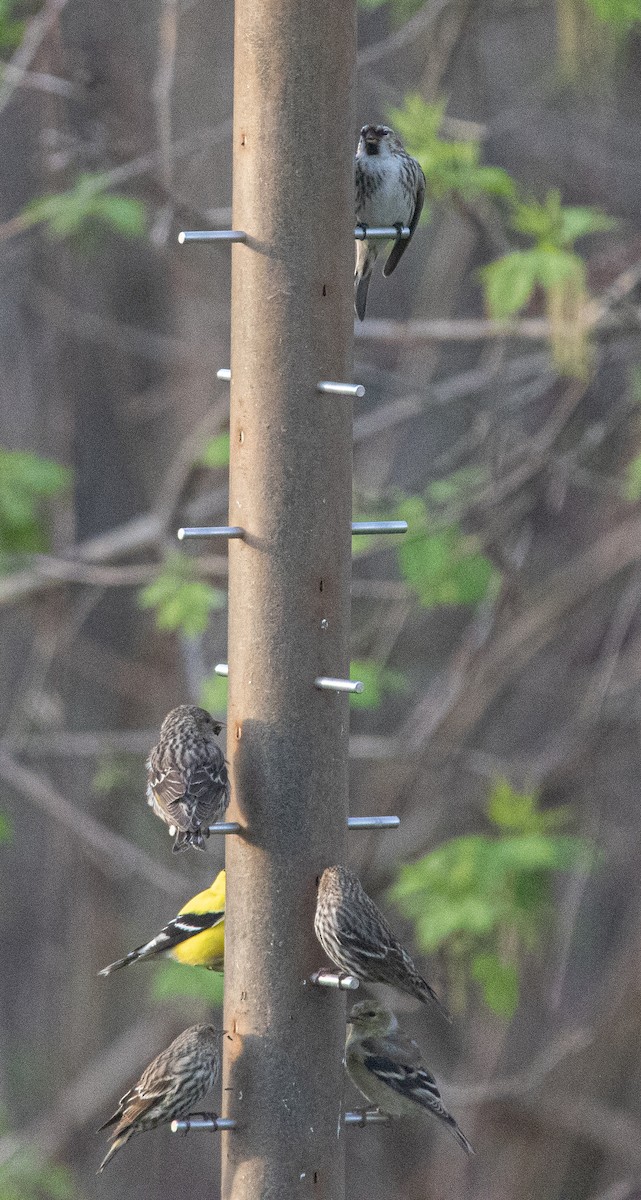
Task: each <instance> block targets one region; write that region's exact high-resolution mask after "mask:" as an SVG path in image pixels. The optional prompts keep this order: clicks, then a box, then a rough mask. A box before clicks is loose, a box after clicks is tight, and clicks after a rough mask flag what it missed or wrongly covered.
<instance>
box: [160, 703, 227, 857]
mask: <svg viewBox="0 0 641 1200" xmlns="http://www.w3.org/2000/svg"><path fill="white" fill-rule="evenodd" d="M221 729H222V725H221V724H219V722H218V721H214V718H213V717H211V716H210V715H209V713H208V712H205V709H204V708H196V707H195V706H194V705H191V704H180V705H179V706H178V708H172V710H171V712H170V713H168V714H167V716H166V717H165V719H164V721H163V723H162V726H161V728H160V739H159V741H158V745H157V746H154V748H153V750H152V751H151V754H150V755H149V760H148V762H147V803H148V804H150V805H151V807H152V808H153V810H154V812H155V813H156V816H158V817H160V819H161V821H164V822H165V824H166V825H169V826H170V828H172V830H173V832H175V834H176V840H175V842H174V845H173V848H174V850H184V849H185V847H186V846H195V847H197V849H198V850H204V849H205V846H204V839H205V838H206V837H208V836H209V826H210V825H215V824H216V822H217V821H220V820H221V819H222V817H223V816H224V813H225V809H226V808H227V805H228V804H229V779H228V777H227V767H226V766H225V757H224V755H223V752H222V750H221V748H220V746H219V745H218V742H217V741H216V735H217V734H219V733H220V731H221Z"/></svg>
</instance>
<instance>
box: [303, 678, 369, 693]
mask: <svg viewBox="0 0 641 1200" xmlns="http://www.w3.org/2000/svg"><path fill="white" fill-rule="evenodd" d="M364 686H365V685H364V684H363V683H360V681H357V680H352V679H331V678H330V677H329V676H327V675H319V676H318V677H317V678H316V679H315V680H314V687H317V688H318V689H319V690H320V691H321V692H358V693H360V692H362V691H363V688H364Z"/></svg>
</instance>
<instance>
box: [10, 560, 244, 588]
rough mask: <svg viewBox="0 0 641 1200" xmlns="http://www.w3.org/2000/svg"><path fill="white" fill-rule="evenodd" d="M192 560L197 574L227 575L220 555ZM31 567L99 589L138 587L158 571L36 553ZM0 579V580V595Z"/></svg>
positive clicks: (146, 565) (57, 578)
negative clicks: (93, 564)
mask: <svg viewBox="0 0 641 1200" xmlns="http://www.w3.org/2000/svg"><path fill="white" fill-rule="evenodd" d="M194 562H195V564H196V565H197V574H198V575H199V576H200V575H201V576H202V577H203V578H205V579H208V578H210V577H211V576H213V577H215V578H218V577H225V576H226V575H227V559H226V557H224V555H222V554H220V555H214V554H211V555H207V554H204V555H199V557H198V558H197V559H194ZM35 567H36V569H37V570H38V572H39V574H40V575H41V577H42V578H43V579H47V578H49V579H52V580H55V581H56V582H58V583H83V584H88V585H90V586H91V587H100V588H110V587H139V586H141V585H142V584H145V583H150V582H151V580H152V579H155V578H156V576H157V574H158V566H157V565H156V564H154V563H140V564H137V565H135V566H133V565H132V566H122V567H99V566H83V564H82V563H77V562H70V561H69V560H68V559H65V558H52V557H51V556H49V555H45V554H42V555H38V556H37V558H36V560H35ZM2 582H3V581H2V580H0V597H1V596H2Z"/></svg>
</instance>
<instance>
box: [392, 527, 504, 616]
mask: <svg viewBox="0 0 641 1200" xmlns="http://www.w3.org/2000/svg"><path fill="white" fill-rule="evenodd" d="M398 562H399V566H400V569H401V571H402V573H403V576H404V578H405V580H406V581H407V583H408V585H409V586H410V587H411V589H412V590H413V591H414V592H415V594H416V595H417V597H418V599H419V600H420V602H421V604H422V605H424V607H426V608H438V607H441V606H447V605H452V604H476V603H478V601H480V600H483V599H485V597H486V596H487V595H488V592H489V591H490V589H491V588H492V587H493V586H495V584H496V582H497V581H498V574H497V572H496V571H495V570H494V567H493V566H492V563H491V562H490V560H489V559H488V558H485V556H484V555H482V554H480V553H479V551H478V550H477V542H476V540H475V539H474V538H470V537H466V536H465V535H464V534H462V533H461V532H460V530H459V529H458V527H457V526H456V525H449V526H447V527H446V528H444V529H440V530H438V531H437V532H435V533H432V534H429V535H424V536H417V537H410V536H409V535H407V534H406V536H405V538H404V539H403V542H402V543H401V545H400V547H399V550H398Z"/></svg>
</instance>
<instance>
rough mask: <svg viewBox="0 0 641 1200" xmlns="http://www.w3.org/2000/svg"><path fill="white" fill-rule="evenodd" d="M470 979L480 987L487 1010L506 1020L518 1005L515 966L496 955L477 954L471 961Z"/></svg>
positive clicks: (517, 980)
mask: <svg viewBox="0 0 641 1200" xmlns="http://www.w3.org/2000/svg"><path fill="white" fill-rule="evenodd" d="M471 974H472V978H473V979H475V980H476V981H477V983H479V984H480V985H481V991H482V993H483V999H484V1000H485V1003H486V1004H487V1006H488V1008H491V1009H492V1011H493V1012H495V1013H497V1015H498V1016H500V1017H505V1018H507V1019H508V1020H509V1019H510V1018H511V1017H513V1016H514V1013H515V1012H516V1010H517V1008H518V1003H519V976H518V971H517V969H516V967H515V966H513V965H512V964H511V963H504V962H501V960H500V959H499V958H498V957H497V955H496V954H488V953H485V954H477V955H475V956H474V958H473V959H472V964H471Z"/></svg>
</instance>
